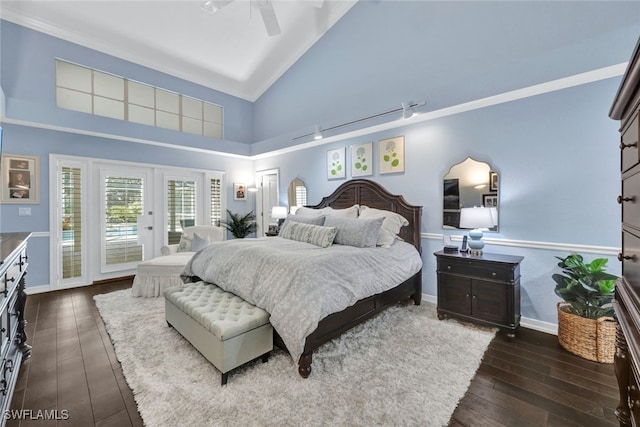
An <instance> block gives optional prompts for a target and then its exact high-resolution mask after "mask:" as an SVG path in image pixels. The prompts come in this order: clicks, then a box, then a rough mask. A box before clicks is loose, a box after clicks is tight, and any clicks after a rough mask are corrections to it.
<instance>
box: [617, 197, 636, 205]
mask: <svg viewBox="0 0 640 427" xmlns="http://www.w3.org/2000/svg"><path fill="white" fill-rule="evenodd" d="M635 201H636V196H631V197H622V196H618V203H619V204H622V202H635Z"/></svg>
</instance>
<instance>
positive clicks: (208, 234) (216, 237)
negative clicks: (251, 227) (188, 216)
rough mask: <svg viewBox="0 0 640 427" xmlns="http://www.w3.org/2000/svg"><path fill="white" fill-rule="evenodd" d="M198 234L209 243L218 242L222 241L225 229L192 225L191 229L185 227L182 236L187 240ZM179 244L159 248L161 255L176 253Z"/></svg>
mask: <svg viewBox="0 0 640 427" xmlns="http://www.w3.org/2000/svg"><path fill="white" fill-rule="evenodd" d="M194 234H198V236H200V237H204V238H208V239H209V242H219V241H221V240H224V237H225V229H224V228H222V227H216V226H213V225H194V226H191V227H185V228H184V230H183V235H186V236H185V237H188V238H189V239H193V235H194ZM178 246H179V244H173V245H165V246H163V247H161V248H160V253H161V254H162V255H172V254H175V253H177V252H178Z"/></svg>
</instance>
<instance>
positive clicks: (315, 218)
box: [280, 214, 326, 233]
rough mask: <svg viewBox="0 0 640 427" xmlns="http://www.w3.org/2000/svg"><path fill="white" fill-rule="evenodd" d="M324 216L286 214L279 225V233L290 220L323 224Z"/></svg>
mask: <svg viewBox="0 0 640 427" xmlns="http://www.w3.org/2000/svg"><path fill="white" fill-rule="evenodd" d="M325 218H326V217H325V216H324V215H320V216H306V215H291V214H289V215H287V219H286V220H285V221H284V223H283V224H282V227H280V233H282V231H283V230H284V229H285V227H287V225H288V224H290V223H292V222H300V223H302V224H313V225H324V219H325Z"/></svg>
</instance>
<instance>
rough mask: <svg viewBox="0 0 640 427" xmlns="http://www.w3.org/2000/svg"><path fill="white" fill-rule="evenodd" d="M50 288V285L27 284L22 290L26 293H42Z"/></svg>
mask: <svg viewBox="0 0 640 427" xmlns="http://www.w3.org/2000/svg"><path fill="white" fill-rule="evenodd" d="M51 290H52V289H51V286H49V285H40V286H28V287H26V288H24V291H25V292H26V294H27V295H35V294H42V293H45V292H50V291H51Z"/></svg>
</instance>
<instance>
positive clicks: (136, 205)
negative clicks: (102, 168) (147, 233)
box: [104, 176, 144, 265]
mask: <svg viewBox="0 0 640 427" xmlns="http://www.w3.org/2000/svg"><path fill="white" fill-rule="evenodd" d="M143 182H144V181H143V179H142V178H133V177H124V176H106V177H105V193H104V194H105V207H106V209H105V215H106V218H105V222H106V227H105V231H104V233H105V234H104V238H105V242H106V247H105V253H106V264H107V265H113V264H122V263H128V262H135V261H142V255H143V254H142V245H139V244H138V231H137V218H138V215H140V214H141V213H142V203H143V199H142V197H143Z"/></svg>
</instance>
